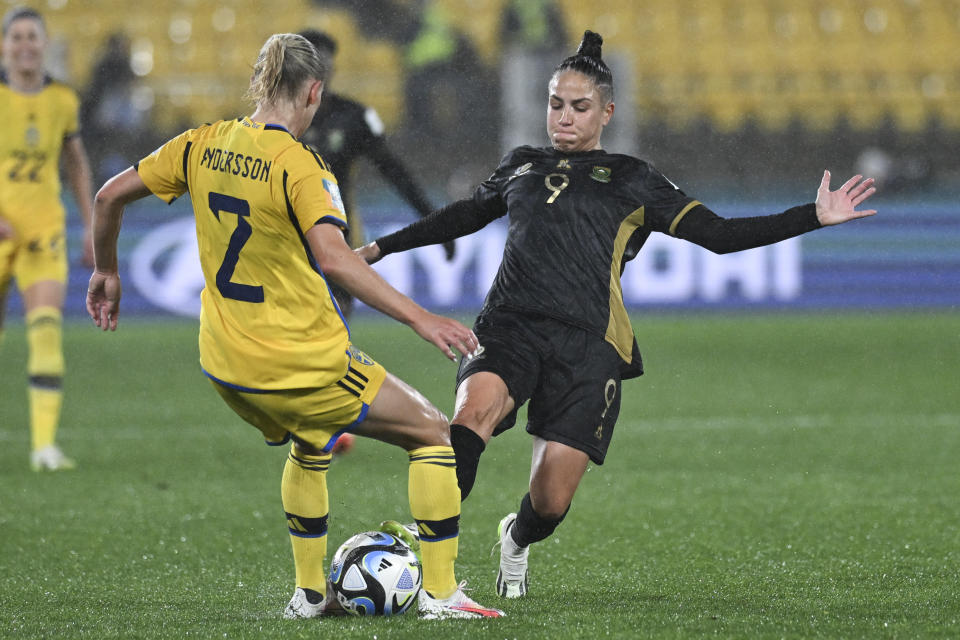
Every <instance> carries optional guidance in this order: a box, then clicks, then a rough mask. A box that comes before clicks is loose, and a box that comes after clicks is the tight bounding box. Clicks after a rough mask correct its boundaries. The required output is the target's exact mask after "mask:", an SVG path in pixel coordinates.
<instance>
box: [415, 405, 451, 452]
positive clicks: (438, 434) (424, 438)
mask: <svg viewBox="0 0 960 640" xmlns="http://www.w3.org/2000/svg"><path fill="white" fill-rule="evenodd" d="M423 425H424V426H423V427H422V428H420V429H417V430H416V432H415V433H416V438H417V440H418V441H417V442H416V443H415V446H417V447H449V446H450V425H449V424H447V419H446V417H444V415H443V414H442V413H440V411H439V410H436V409H435V410H434V411H433V412H432V415H430V416H427V419H426V420H424V421H423Z"/></svg>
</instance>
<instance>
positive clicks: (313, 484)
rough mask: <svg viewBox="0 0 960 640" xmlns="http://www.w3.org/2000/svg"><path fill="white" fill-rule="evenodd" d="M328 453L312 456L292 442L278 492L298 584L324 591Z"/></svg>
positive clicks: (303, 587) (320, 591)
mask: <svg viewBox="0 0 960 640" xmlns="http://www.w3.org/2000/svg"><path fill="white" fill-rule="evenodd" d="M330 457H331V456H330V454H329V453H327V454H323V455H319V456H311V455H307V454H305V453H303V452H302V451H300V449H298V448H297V445H296V444H294V445H293V446H291V447H290V455H288V456H287V463H286V465H285V466H284V468H283V480H282V481H281V483H280V495H281V497H282V499H283V510H284V511H286V513H287V528H288V529H289V531H290V543H291V544H292V545H293V564H294V567H295V568H296V573H297V586H298V587H300V588H302V589H313V590H314V591H317V592H319V593H321V594H323V595H326V593H327V576H326V572H325V571H324V566H323V565H324V560H325V559H326V555H327V515H328V513H329V510H330V504H329V499H328V497H327V469H328V468H329V467H330Z"/></svg>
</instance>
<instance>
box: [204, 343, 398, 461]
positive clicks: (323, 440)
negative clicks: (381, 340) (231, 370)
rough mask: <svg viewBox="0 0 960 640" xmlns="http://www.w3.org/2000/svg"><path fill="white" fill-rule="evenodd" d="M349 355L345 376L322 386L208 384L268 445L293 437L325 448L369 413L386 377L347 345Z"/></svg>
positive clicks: (372, 362)
mask: <svg viewBox="0 0 960 640" xmlns="http://www.w3.org/2000/svg"><path fill="white" fill-rule="evenodd" d="M349 353H350V364H349V367H348V369H347V373H346V375H344V376H343V378H341V379H340V380H338V381H337V382H335V383H334V384H331V385H329V386H326V387H318V388H312V389H287V390H282V391H256V390H253V389H243V388H239V387H234V386H230V385H227V384H225V383H223V382H221V381H218V380H211V382H212V383H213V386H214V388H215V389H216V390H217V392H218V393H219V394H220V396H221V397H222V398H223V399H224V401H226V403H227V404H228V405H229V406H230V408H231V409H233V410H234V412H235V413H236V414H237V415H238V416H240V417H241V418H243V419H244V420H246V421H247V422H249V423H250V424H252V425H253V426H255V427H256V428H258V429H260V431H262V432H263V437H264V438H265V439H266V441H267V444H269V445H274V446H277V445H282V444H285V443H286V442H288V441H289V440H290V437H291V436H296V437H297V439H298V440H302V441H304V442H306V443H308V444H310V445H312V446H314V447H316V448H317V449H322V450H323V451H326V452H329V451H330V450H331V449H333V445H334V444H335V443H336V441H337V438H339V437H340V434H342V433H345V432H347V431H350V430H351V429H353V428H355V427H356V426H357V425H359V424H360V423H361V422H363V420H364V419H365V418H366V417H367V410H368V409H369V408H370V404H371V403H372V402H373V399H374V398H375V397H376V396H377V393H378V392H379V391H380V385H382V384H383V381H384V379H385V378H386V376H387V371H386V369H384V368H383V366H382V365H380V364H379V363H377V362H375V361H374V360H373V358H371V357H370V356H368V355H367V354H365V353H364V352H362V351H360V350H359V349H357V348H356V347H354V346H352V345H351V347H350V350H349ZM208 375H209V374H208Z"/></svg>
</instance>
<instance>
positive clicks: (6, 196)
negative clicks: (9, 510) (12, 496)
mask: <svg viewBox="0 0 960 640" xmlns="http://www.w3.org/2000/svg"><path fill="white" fill-rule="evenodd" d="M46 44H47V38H46V28H45V26H44V22H43V18H42V17H41V16H40V14H39V13H37V12H36V11H34V10H33V9H25V8H17V9H12V10H10V11H9V12H8V13H7V14H6V16H4V19H3V71H2V73H0V122H3V128H4V131H3V135H2V136H0V336H2V332H3V317H4V310H5V308H6V298H7V294H8V292H9V291H10V285H11V283H12V281H13V280H16V282H17V287H18V288H19V290H20V294H21V296H22V298H23V304H24V308H25V311H26V324H27V343H28V345H29V353H30V355H29V359H28V362H27V375H28V377H29V386H28V397H29V404H30V434H31V444H32V452H31V454H30V465H31V467H32V468H33V469H34V470H37V471H40V470H57V469H70V468H73V466H74V463H73V461H72V460H70V459H69V458H67V457H66V456H64V455H63V452H62V451H61V450H60V449H59V447H57V445H56V443H55V436H56V432H57V426H58V424H59V421H60V406H61V398H62V393H63V392H62V380H63V369H64V365H63V349H62V346H61V342H62V341H61V334H62V329H61V327H62V309H63V299H64V292H65V289H66V282H67V247H66V242H65V226H66V221H65V217H66V215H65V211H64V207H63V203H61V201H60V173H59V165H60V161H61V160H62V161H63V166H64V170H65V172H66V174H67V177H68V178H69V183H70V187H71V190H72V191H73V195H74V199H75V201H76V204H77V208H78V209H79V210H80V213H81V215H82V217H83V223H84V227H85V229H86V233H85V234H84V251H85V258H86V261H87V262H88V263H90V264H92V245H91V241H90V216H91V208H92V207H91V204H92V188H91V177H90V165H89V163H88V161H87V154H86V151H84V148H83V142H82V141H81V140H80V136H79V135H78V133H79V131H78V125H77V110H78V100H77V95H76V94H75V93H74V92H73V91H72V90H71V89H69V88H67V87H65V86H63V85H61V84H59V83H57V82H54V81H53V80H51V79H50V77H48V76H47V75H46V74H45V73H44V69H43V54H44V50H45V48H46Z"/></svg>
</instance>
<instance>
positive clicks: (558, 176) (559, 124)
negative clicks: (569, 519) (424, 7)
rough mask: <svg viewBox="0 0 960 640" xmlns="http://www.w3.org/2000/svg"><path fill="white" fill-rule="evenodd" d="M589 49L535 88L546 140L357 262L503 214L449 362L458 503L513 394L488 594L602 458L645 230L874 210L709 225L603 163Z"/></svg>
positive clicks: (730, 241)
mask: <svg viewBox="0 0 960 640" xmlns="http://www.w3.org/2000/svg"><path fill="white" fill-rule="evenodd" d="M602 42H603V40H602V39H601V38H600V36H599V35H597V34H595V33H592V32H590V31H587V32H586V33H585V34H584V38H583V42H582V43H581V45H580V48H579V49H578V50H577V53H576V55H574V56H571V57H569V58H567V59H565V60H564V61H563V62H561V63H560V65H559V66H557V68H556V70H555V71H554V74H553V76H552V78H551V79H550V84H549V102H548V109H547V130H548V132H549V134H550V139H551V142H552V146H551V147H548V148H534V147H519V148H517V149H514V150H513V151H511V152H510V153H508V154H507V155H506V156H505V157H504V158H503V160H502V161H501V162H500V166H499V167H498V168H497V170H496V171H495V172H494V173H493V175H492V176H491V177H490V178H489V179H488V180H487V181H486V182H483V183H482V184H481V185H480V186H479V187H478V188H477V190H476V192H475V193H474V196H473V197H472V198H469V199H466V200H462V201H459V202H455V203H453V204H450V205H448V206H446V207H444V208H442V209H440V210H438V211H437V212H435V213H433V214H431V215H430V216H428V217H426V218H424V219H422V220H420V221H418V222H416V223H414V224H412V225H410V226H409V227H407V228H405V229H401V230H400V231H398V232H396V233H394V234H391V235H388V236H386V237H383V238H380V239H379V240H377V241H376V242H374V243H371V244H370V245H367V246H366V247H364V248H363V249H361V250H359V253H360V255H362V256H363V257H364V258H365V259H367V260H368V261H373V260H376V259H378V258H379V257H380V256H383V255H387V254H389V253H393V252H395V251H404V250H406V249H411V248H413V247H417V246H421V245H424V244H432V243H437V242H444V241H446V240H449V239H451V238H456V237H459V236H462V235H466V234H468V233H472V232H474V231H476V230H478V229H480V228H481V227H483V226H484V225H486V224H487V223H489V222H491V221H492V220H494V219H496V218H499V217H501V216H503V215H507V216H509V221H510V224H509V232H508V235H507V243H506V247H505V248H504V252H503V262H502V264H501V265H500V270H499V271H498V273H497V276H496V279H495V280H494V283H493V286H492V287H491V289H490V292H489V293H488V294H487V299H486V301H485V303H484V306H483V310H482V311H481V313H480V316H479V317H478V318H477V322H476V325H475V326H474V331H475V332H476V334H477V337H478V338H479V340H480V351H479V353H478V354H476V356H475V357H473V358H464V359H463V360H462V361H461V365H460V370H459V373H458V376H457V399H456V414H455V415H454V418H453V424H452V425H451V427H450V430H451V434H450V435H451V441H452V443H453V448H454V451H455V452H456V454H457V477H458V480H459V483H460V491H461V496H462V497H463V498H466V496H467V495H468V494H469V493H470V489H471V487H472V486H473V483H474V479H475V477H476V471H477V464H478V462H479V459H480V454H481V453H482V451H483V450H484V448H485V446H486V444H487V443H488V442H489V440H490V438H491V436H493V435H496V434H498V433H501V432H502V431H504V430H506V429H509V428H510V427H512V426H513V423H514V421H515V418H516V412H517V408H518V407H519V406H520V405H522V404H523V403H525V402H527V401H528V400H529V402H530V407H529V418H528V423H527V431H528V432H529V433H531V434H532V435H533V439H534V440H533V462H532V471H531V477H530V486H529V493H527V494H526V495H525V496H524V497H523V499H522V500H521V502H520V508H519V510H518V512H517V513H515V514H514V513H511V514H509V515H507V516H506V517H505V518H503V520H501V522H500V529H499V535H500V543H501V551H500V571H499V574H498V576H497V591H498V592H499V594H500V595H501V596H505V597H508V598H516V597H520V596H522V595H524V594H525V593H526V590H527V552H528V547H529V545H530V544H532V543H534V542H537V541H539V540H543V539H544V538H546V537H547V536H549V535H550V534H551V533H553V531H554V529H555V528H556V527H557V525H558V524H560V521H561V520H563V518H564V516H565V515H566V513H567V510H568V509H569V507H570V503H571V500H572V499H573V495H574V492H575V491H576V489H577V486H578V485H579V483H580V480H581V478H582V476H583V473H584V472H585V471H586V468H587V464H588V462H590V461H591V460H592V461H593V462H594V463H596V464H602V463H603V460H604V456H605V455H606V452H607V448H608V447H609V445H610V438H611V435H612V433H613V427H614V424H615V423H616V420H617V415H618V413H619V410H620V381H621V379H623V378H631V377H635V376H638V375H640V374H641V373H642V372H643V368H642V364H641V361H640V353H639V350H638V348H637V345H636V340H635V339H634V335H633V329H632V328H631V326H630V319H629V317H628V316H627V312H626V309H625V308H624V304H623V296H622V293H621V288H620V275H621V273H622V271H623V267H624V263H625V262H626V261H627V260H629V259H631V258H632V257H634V256H635V255H636V254H637V252H638V251H639V250H640V249H641V248H642V247H643V244H644V242H645V241H646V239H647V238H648V237H649V236H650V234H651V233H653V232H659V233H667V234H670V235H672V236H675V237H677V238H682V239H684V240H688V241H690V242H694V243H696V244H698V245H700V246H703V247H705V248H707V249H709V250H711V251H714V252H717V253H727V252H731V251H741V250H744V249H750V248H753V247H759V246H763V245H767V244H771V243H774V242H778V241H780V240H784V239H787V238H790V237H793V236H796V235H799V234H802V233H805V232H808V231H812V230H814V229H818V228H820V227H822V226H828V225H834V224H840V223H842V222H846V221H848V220H853V219H855V218H862V217H864V216H869V215H873V214H874V213H875V212H874V211H872V210H870V211H857V210H856V207H857V206H858V205H859V204H860V203H861V202H863V201H864V200H866V199H867V198H868V197H869V196H870V195H872V194H873V193H874V191H875V189H874V188H873V187H872V186H871V185H872V183H873V180H872V179H867V180H863V181H861V176H855V177H853V178H851V179H850V180H848V181H847V182H846V183H844V184H843V186H842V187H840V189H839V190H837V191H830V188H829V185H830V174H829V173H828V172H824V174H823V179H822V181H821V183H820V187H819V189H818V190H817V198H816V202H814V203H810V204H805V205H801V206H798V207H794V208H792V209H789V210H787V211H785V212H783V213H779V214H775V215H770V216H761V217H756V218H734V219H724V218H721V217H719V216H717V215H716V214H715V213H713V212H712V211H710V209H708V208H707V207H705V206H704V205H703V204H701V203H700V202H699V201H697V200H695V199H693V198H691V197H689V196H687V195H685V194H684V193H683V192H682V191H680V190H679V189H678V188H677V187H676V186H674V185H673V184H672V183H671V182H670V181H669V180H667V179H666V178H664V177H663V175H661V174H660V173H659V172H658V171H657V170H656V169H654V168H653V167H652V166H651V165H650V164H648V163H646V162H644V161H643V160H639V159H637V158H633V157H630V156H626V155H616V154H608V153H607V152H605V151H604V150H603V149H602V148H601V146H600V134H601V132H602V131H603V127H604V126H605V125H606V124H607V123H608V122H609V121H610V118H611V117H612V116H613V112H614V103H613V76H612V74H611V73H610V69H609V68H608V67H607V65H606V64H605V63H604V62H603V60H602V58H601V45H602Z"/></svg>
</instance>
